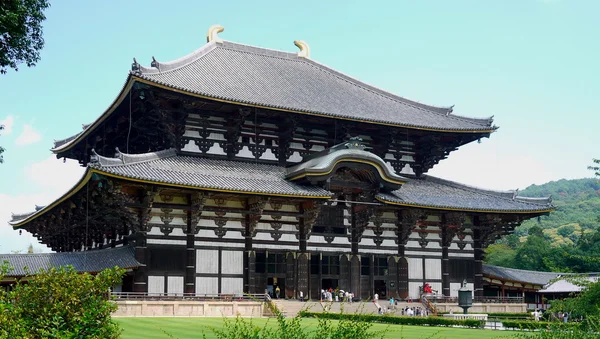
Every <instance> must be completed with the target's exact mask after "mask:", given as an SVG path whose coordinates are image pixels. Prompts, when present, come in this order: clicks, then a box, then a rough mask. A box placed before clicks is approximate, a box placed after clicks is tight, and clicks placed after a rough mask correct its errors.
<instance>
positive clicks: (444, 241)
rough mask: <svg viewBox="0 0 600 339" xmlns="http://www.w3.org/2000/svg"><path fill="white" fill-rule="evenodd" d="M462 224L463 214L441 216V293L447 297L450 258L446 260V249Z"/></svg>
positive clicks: (448, 294) (461, 227)
mask: <svg viewBox="0 0 600 339" xmlns="http://www.w3.org/2000/svg"><path fill="white" fill-rule="evenodd" d="M464 222H465V214H464V213H446V214H443V215H442V222H441V224H440V226H441V231H442V234H441V245H442V293H443V294H444V295H445V296H447V297H449V296H450V258H448V248H449V247H450V245H451V244H452V239H453V238H454V236H455V235H456V234H458V233H459V232H462V229H463V227H464V226H463V224H464ZM423 273H425V272H423Z"/></svg>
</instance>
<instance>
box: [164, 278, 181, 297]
mask: <svg viewBox="0 0 600 339" xmlns="http://www.w3.org/2000/svg"><path fill="white" fill-rule="evenodd" d="M167 293H169V294H178V295H182V294H183V277H173V276H172V277H167Z"/></svg>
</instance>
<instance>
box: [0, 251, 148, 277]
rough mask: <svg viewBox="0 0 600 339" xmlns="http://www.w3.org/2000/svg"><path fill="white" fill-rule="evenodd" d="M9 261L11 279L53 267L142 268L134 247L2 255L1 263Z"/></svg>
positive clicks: (89, 269)
mask: <svg viewBox="0 0 600 339" xmlns="http://www.w3.org/2000/svg"><path fill="white" fill-rule="evenodd" d="M5 260H6V261H8V263H9V265H10V266H11V267H12V268H13V270H12V271H10V272H9V273H8V276H9V277H11V276H12V277H20V276H25V275H28V274H33V273H37V272H39V271H40V270H41V269H44V270H48V269H50V268H52V267H62V266H67V265H71V266H73V268H75V270H76V271H77V272H91V273H95V272H100V271H102V270H104V269H107V268H112V267H115V266H118V267H121V268H134V267H138V266H140V263H139V262H137V260H135V250H134V249H133V248H132V247H129V246H126V247H118V248H110V249H104V250H93V251H84V252H63V253H35V254H0V262H3V261H5Z"/></svg>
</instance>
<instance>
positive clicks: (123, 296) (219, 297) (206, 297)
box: [111, 292, 265, 302]
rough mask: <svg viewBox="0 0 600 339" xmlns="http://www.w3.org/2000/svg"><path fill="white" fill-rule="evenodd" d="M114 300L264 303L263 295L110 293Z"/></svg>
mask: <svg viewBox="0 0 600 339" xmlns="http://www.w3.org/2000/svg"><path fill="white" fill-rule="evenodd" d="M111 295H112V297H113V299H115V300H192V301H259V302H263V301H265V295H264V294H227V293H218V294H196V293H142V292H112V293H111Z"/></svg>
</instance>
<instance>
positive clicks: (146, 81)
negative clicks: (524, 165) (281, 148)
mask: <svg viewBox="0 0 600 339" xmlns="http://www.w3.org/2000/svg"><path fill="white" fill-rule="evenodd" d="M133 77H134V78H135V80H136V81H139V82H141V83H144V84H146V85H151V86H156V87H159V88H163V89H166V90H171V91H174V92H177V93H181V94H185V95H190V96H194V97H197V98H202V99H208V100H213V101H218V102H222V103H227V104H234V105H241V106H247V107H255V108H263V109H270V110H274V111H279V112H288V113H296V114H304V115H312V116H318V117H323V118H330V119H339V120H346V121H355V122H362V123H369V124H374V125H383V126H391V127H401V128H407V129H413V130H420V131H432V132H440V133H463V134H488V135H489V134H491V133H493V132H495V131H496V130H497V129H498V127H496V126H490V127H489V128H482V129H441V128H435V127H426V126H417V125H409V124H394V123H390V122H386V121H380V120H371V119H369V120H367V119H358V118H351V117H344V116H339V115H334V114H327V113H324V112H316V111H314V112H313V111H301V110H295V109H291V108H287V107H279V106H266V105H262V104H260V103H257V102H241V101H235V100H234V99H230V98H223V97H216V96H210V95H207V94H203V93H196V92H192V91H189V90H186V89H184V88H180V87H177V86H173V85H169V84H167V83H162V82H159V81H155V80H151V79H148V78H140V77H138V76H135V75H133ZM451 116H453V117H456V118H459V116H456V115H454V114H452V115H451ZM460 118H461V119H472V120H479V119H477V118H465V117H460ZM482 120H485V119H482Z"/></svg>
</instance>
